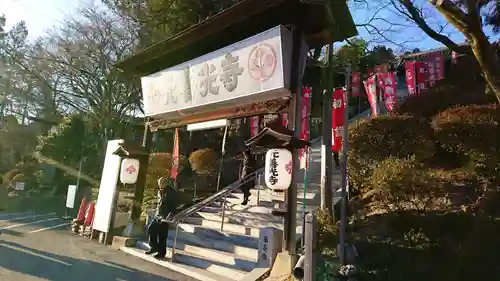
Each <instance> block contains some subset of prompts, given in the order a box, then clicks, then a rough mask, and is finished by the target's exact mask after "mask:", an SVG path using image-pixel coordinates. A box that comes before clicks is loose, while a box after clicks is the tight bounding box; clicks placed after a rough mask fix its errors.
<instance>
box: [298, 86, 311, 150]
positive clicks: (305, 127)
mask: <svg viewBox="0 0 500 281" xmlns="http://www.w3.org/2000/svg"><path fill="white" fill-rule="evenodd" d="M301 98H302V101H301V105H300V106H301V109H300V138H301V139H303V140H309V112H310V111H311V100H310V99H311V88H302V95H301Z"/></svg>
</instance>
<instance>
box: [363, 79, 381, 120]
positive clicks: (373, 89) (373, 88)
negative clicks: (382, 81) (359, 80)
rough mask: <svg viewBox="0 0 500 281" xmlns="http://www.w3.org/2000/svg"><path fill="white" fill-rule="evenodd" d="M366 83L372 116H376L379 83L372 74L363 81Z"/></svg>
mask: <svg viewBox="0 0 500 281" xmlns="http://www.w3.org/2000/svg"><path fill="white" fill-rule="evenodd" d="M363 84H364V85H365V91H366V95H367V96H368V102H369V103H370V107H371V109H372V116H373V117H375V116H377V115H378V112H379V111H378V103H377V85H376V84H375V76H372V77H370V78H368V79H366V80H365V81H363Z"/></svg>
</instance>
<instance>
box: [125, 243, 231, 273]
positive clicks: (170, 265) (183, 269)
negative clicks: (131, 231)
mask: <svg viewBox="0 0 500 281" xmlns="http://www.w3.org/2000/svg"><path fill="white" fill-rule="evenodd" d="M120 250H121V251H122V252H125V253H127V254H129V255H132V256H135V257H137V258H140V259H143V260H146V261H149V262H152V263H155V264H157V265H159V266H163V267H165V268H167V269H169V270H172V271H176V272H179V273H181V274H184V275H186V276H189V277H191V278H194V279H197V280H200V281H224V280H228V278H227V277H225V276H221V275H218V274H216V273H213V272H210V271H208V270H204V269H201V268H197V267H194V266H190V265H187V264H183V263H175V262H172V261H169V260H168V259H167V260H158V259H155V258H154V257H152V256H150V255H146V254H144V250H143V249H140V248H138V247H121V248H120Z"/></svg>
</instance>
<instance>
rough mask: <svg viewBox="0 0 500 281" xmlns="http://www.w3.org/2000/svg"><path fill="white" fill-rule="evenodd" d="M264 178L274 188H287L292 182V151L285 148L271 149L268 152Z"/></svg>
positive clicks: (268, 185)
mask: <svg viewBox="0 0 500 281" xmlns="http://www.w3.org/2000/svg"><path fill="white" fill-rule="evenodd" d="M264 169H265V171H264V178H265V181H266V185H267V187H269V188H270V189H272V190H286V189H288V187H289V186H290V184H291V183H292V172H293V171H292V170H293V165H292V153H291V152H290V151H289V150H287V149H284V148H273V149H269V150H268V151H267V153H266V164H265V168H264Z"/></svg>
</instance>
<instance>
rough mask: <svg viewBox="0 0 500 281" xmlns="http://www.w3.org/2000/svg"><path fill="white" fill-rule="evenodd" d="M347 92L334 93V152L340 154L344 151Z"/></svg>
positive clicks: (337, 90) (342, 90)
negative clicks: (339, 152)
mask: <svg viewBox="0 0 500 281" xmlns="http://www.w3.org/2000/svg"><path fill="white" fill-rule="evenodd" d="M344 95H345V91H344V89H336V90H334V91H333V105H332V151H334V152H338V151H340V150H341V149H342V140H343V136H344V125H345V118H344V117H345V115H344V114H345V96H344Z"/></svg>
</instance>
